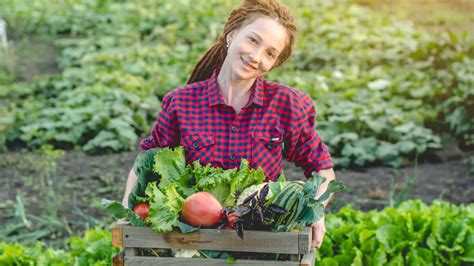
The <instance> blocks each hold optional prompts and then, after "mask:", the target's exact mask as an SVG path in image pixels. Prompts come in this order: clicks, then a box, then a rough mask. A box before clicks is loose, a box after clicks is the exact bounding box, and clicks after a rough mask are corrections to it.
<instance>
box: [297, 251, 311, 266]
mask: <svg viewBox="0 0 474 266" xmlns="http://www.w3.org/2000/svg"><path fill="white" fill-rule="evenodd" d="M300 265H301V266H313V265H314V249H311V251H310V252H308V253H306V254H304V255H303V258H301V264H300Z"/></svg>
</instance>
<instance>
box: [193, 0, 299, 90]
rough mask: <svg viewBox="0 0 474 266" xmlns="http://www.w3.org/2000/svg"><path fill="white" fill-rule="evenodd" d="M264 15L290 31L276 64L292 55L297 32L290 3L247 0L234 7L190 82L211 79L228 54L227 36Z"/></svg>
mask: <svg viewBox="0 0 474 266" xmlns="http://www.w3.org/2000/svg"><path fill="white" fill-rule="evenodd" d="M261 16H267V17H270V18H274V19H277V21H278V22H279V23H280V24H281V25H282V26H283V27H284V28H285V29H286V31H287V33H288V39H289V41H288V44H287V45H286V47H285V48H284V49H283V51H282V52H281V54H280V56H279V57H278V59H277V61H276V62H275V65H274V66H273V68H275V67H278V66H280V65H281V64H283V62H285V61H286V60H287V59H288V57H290V55H291V52H292V50H293V44H294V39H295V35H296V23H295V21H294V18H293V16H292V15H291V14H290V11H289V9H288V8H287V7H285V6H283V5H281V4H280V3H278V2H277V1H276V0H244V2H243V3H242V5H240V6H239V7H238V8H236V9H234V10H232V12H231V13H230V15H229V17H228V18H227V22H226V24H225V26H224V33H223V34H222V35H221V36H220V37H219V39H218V41H217V43H216V44H214V45H213V46H212V47H211V48H210V49H209V50H208V51H207V52H206V53H205V54H204V55H203V56H202V58H201V59H200V60H199V62H198V63H197V64H196V66H195V67H194V70H193V72H192V74H191V76H190V77H189V78H188V82H187V83H188V84H190V83H193V82H197V81H202V80H205V79H208V78H210V77H211V75H212V71H213V70H214V68H216V67H221V66H222V64H223V63H224V59H225V57H226V55H227V46H226V39H225V38H226V36H227V35H228V34H229V33H231V32H232V31H234V30H238V29H240V28H242V27H244V26H246V25H248V24H251V23H252V22H254V21H255V20H256V19H257V18H259V17H261Z"/></svg>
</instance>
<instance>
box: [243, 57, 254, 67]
mask: <svg viewBox="0 0 474 266" xmlns="http://www.w3.org/2000/svg"><path fill="white" fill-rule="evenodd" d="M240 60H242V63H244V65H245V66H247V67H249V68H251V69H257V68H256V67H253V66H252V65H250V64H249V63H247V61H245V60H244V59H243V58H242V57H240Z"/></svg>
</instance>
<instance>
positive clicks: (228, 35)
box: [225, 30, 237, 41]
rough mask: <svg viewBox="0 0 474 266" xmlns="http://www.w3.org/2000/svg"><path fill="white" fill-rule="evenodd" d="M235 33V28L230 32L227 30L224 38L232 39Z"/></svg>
mask: <svg viewBox="0 0 474 266" xmlns="http://www.w3.org/2000/svg"><path fill="white" fill-rule="evenodd" d="M236 34H237V31H236V30H233V31H231V32H229V33H228V34H227V36H226V38H225V40H226V41H227V40H230V41H232V39H234V37H235V35H236Z"/></svg>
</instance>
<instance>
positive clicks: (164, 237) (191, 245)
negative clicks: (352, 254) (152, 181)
mask: <svg viewBox="0 0 474 266" xmlns="http://www.w3.org/2000/svg"><path fill="white" fill-rule="evenodd" d="M311 237H312V235H311V228H310V227H305V228H303V229H302V230H300V231H299V232H278V233H276V232H265V231H245V235H244V239H241V238H239V237H238V236H237V234H236V232H235V231H234V230H220V231H218V230H215V229H200V230H198V231H195V232H192V233H188V234H182V233H180V232H178V231H172V232H169V233H156V232H154V231H152V230H151V228H149V227H132V226H118V227H115V228H113V230H112V243H113V246H115V247H122V248H123V250H124V251H123V252H122V253H120V254H117V255H116V256H115V257H114V259H113V264H114V265H159V264H167V265H193V266H196V265H230V264H228V263H227V262H226V260H222V259H206V258H175V257H150V256H139V255H138V250H139V249H140V248H160V249H197V250H216V251H240V252H258V253H277V254H290V257H291V261H269V260H245V259H238V260H237V261H236V262H235V263H232V264H231V265H236V266H238V265H261V266H266V265H268V266H270V265H271V266H275V265H294V266H296V265H299V266H303V265H304V266H312V265H314V249H312V248H311Z"/></svg>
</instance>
